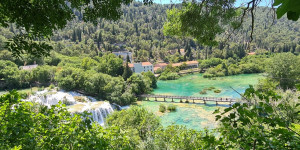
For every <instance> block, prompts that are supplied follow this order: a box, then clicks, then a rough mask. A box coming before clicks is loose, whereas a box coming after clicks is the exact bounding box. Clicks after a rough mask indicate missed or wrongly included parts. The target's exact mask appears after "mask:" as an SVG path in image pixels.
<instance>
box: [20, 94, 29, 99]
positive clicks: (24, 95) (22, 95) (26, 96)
mask: <svg viewBox="0 0 300 150" xmlns="http://www.w3.org/2000/svg"><path fill="white" fill-rule="evenodd" d="M19 94H20V96H21V98H23V99H26V98H28V96H29V94H28V93H26V92H20V93H19Z"/></svg>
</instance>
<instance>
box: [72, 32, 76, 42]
mask: <svg viewBox="0 0 300 150" xmlns="http://www.w3.org/2000/svg"><path fill="white" fill-rule="evenodd" d="M72 41H73V42H76V32H75V30H73V35H72Z"/></svg>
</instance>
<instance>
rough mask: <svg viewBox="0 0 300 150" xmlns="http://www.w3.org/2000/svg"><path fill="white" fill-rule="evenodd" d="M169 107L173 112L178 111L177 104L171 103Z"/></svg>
mask: <svg viewBox="0 0 300 150" xmlns="http://www.w3.org/2000/svg"><path fill="white" fill-rule="evenodd" d="M167 109H168V110H169V111H170V112H172V111H176V109H177V107H176V106H175V105H173V104H170V105H169V106H168V108H167Z"/></svg>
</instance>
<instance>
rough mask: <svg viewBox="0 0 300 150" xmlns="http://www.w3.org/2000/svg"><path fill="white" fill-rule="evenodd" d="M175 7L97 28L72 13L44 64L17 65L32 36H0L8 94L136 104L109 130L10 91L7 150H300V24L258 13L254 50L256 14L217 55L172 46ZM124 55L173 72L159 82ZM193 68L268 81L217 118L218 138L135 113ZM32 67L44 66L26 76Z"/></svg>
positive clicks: (36, 60)
mask: <svg viewBox="0 0 300 150" xmlns="http://www.w3.org/2000/svg"><path fill="white" fill-rule="evenodd" d="M34 2H36V1H32V3H34ZM2 3H3V2H0V6H1V4H2ZM8 3H9V2H8ZM63 3H64V2H63ZM128 3H130V1H128ZM74 5H75V4H74ZM3 6H4V5H3ZM174 7H176V8H180V7H182V6H181V5H179V4H178V5H177V4H172V5H171V4H166V5H159V4H152V5H144V4H143V3H142V2H132V3H131V4H130V5H123V6H122V8H121V11H122V12H123V16H121V18H120V19H119V20H117V19H115V20H116V21H108V20H107V19H98V24H93V23H90V22H86V21H84V15H83V14H82V13H81V12H79V11H78V10H76V9H73V10H72V13H74V14H75V18H74V20H72V21H68V22H67V25H66V27H65V28H63V29H60V30H55V31H53V32H54V34H53V36H51V40H50V41H47V40H46V41H47V42H48V44H50V45H51V46H52V47H53V50H52V51H51V52H50V53H49V56H42V57H37V56H34V55H30V54H21V55H20V56H16V55H13V53H12V52H11V51H9V49H8V48H6V47H5V43H6V42H7V41H9V40H10V39H12V38H13V37H14V36H15V35H16V34H20V33H23V32H24V31H22V30H19V29H18V27H17V25H16V24H13V23H12V24H8V26H7V27H6V28H4V27H0V90H1V91H4V90H12V89H26V88H27V89H29V88H30V89H31V88H32V87H39V90H40V91H42V90H44V89H50V90H51V89H53V88H55V89H56V88H57V89H58V90H64V91H76V92H78V93H82V94H84V95H88V96H93V97H95V98H97V99H98V100H107V101H109V102H110V103H111V104H113V103H116V104H118V105H122V106H123V105H130V104H132V105H131V106H130V108H129V109H126V110H121V111H115V112H114V113H112V114H111V115H109V117H108V118H106V122H105V123H106V124H105V126H100V124H98V123H96V122H93V119H91V113H88V112H82V113H71V112H69V111H68V109H67V107H66V105H68V104H67V103H64V102H63V101H61V102H59V103H58V104H57V105H53V106H51V107H47V106H44V105H41V104H38V103H35V102H29V101H24V99H26V98H28V97H29V96H30V95H34V94H35V92H32V91H31V92H28V93H26V92H17V91H16V90H12V91H9V92H8V91H6V93H5V94H3V95H0V135H1V137H0V149H149V150H152V149H300V145H299V141H300V125H299V123H300V117H299V115H300V113H299V110H300V103H299V98H300V97H299V90H300V86H299V85H300V84H299V83H300V82H299V81H300V59H299V58H300V56H299V55H298V54H299V53H300V32H299V28H300V26H299V25H300V21H290V20H288V19H287V18H286V17H282V18H281V19H278V20H273V19H272V17H271V16H272V15H271V13H272V12H271V9H269V8H265V7H258V8H257V9H256V10H255V28H254V35H253V38H254V40H253V41H252V42H249V41H250V32H251V18H250V14H247V15H248V16H246V20H245V22H244V24H243V26H242V27H241V28H240V29H239V30H236V31H234V32H232V33H233V34H231V35H230V36H229V37H227V36H226V35H225V34H224V35H223V34H222V35H218V37H217V39H218V40H219V43H218V45H217V46H215V47H211V46H204V45H200V44H198V43H197V42H195V40H194V39H192V38H191V37H175V36H165V33H164V29H163V26H164V23H165V21H166V17H167V10H168V9H170V8H174ZM0 8H1V7H0ZM53 11H54V10H53ZM1 14H2V11H0V16H1ZM101 17H102V16H101ZM104 18H105V17H104ZM273 21H274V22H273ZM0 23H1V21H0ZM51 32H52V30H51ZM181 49H184V50H185V52H184V54H183V53H181ZM125 50H126V51H130V52H132V53H133V57H134V61H135V62H140V61H141V62H142V61H150V62H151V63H153V64H155V63H158V62H167V63H170V64H169V65H168V66H167V67H166V69H164V70H160V72H159V73H161V74H160V77H159V78H156V77H155V75H154V74H153V73H152V72H143V73H141V74H135V73H133V72H132V71H131V70H130V68H129V67H128V63H130V62H129V61H128V60H126V61H125V62H124V61H123V59H122V58H120V57H118V56H116V55H114V54H112V53H111V52H114V51H125ZM249 52H255V54H256V55H248V54H247V53H249ZM297 55H298V56H297ZM187 60H197V61H198V62H199V68H197V69H199V71H200V72H204V74H203V77H205V78H211V80H214V79H215V78H217V77H222V76H230V75H237V74H249V73H264V75H265V78H264V79H262V80H260V81H259V83H258V84H257V85H256V86H250V88H248V89H247V90H246V91H245V92H244V93H243V94H241V97H242V98H241V99H240V100H239V101H237V102H236V103H234V104H233V105H231V106H228V107H226V108H224V109H216V110H215V111H214V116H215V119H216V121H218V126H217V127H216V129H214V130H207V129H204V130H201V131H198V130H194V129H188V128H186V127H184V126H178V125H170V126H167V127H165V126H163V125H162V123H161V120H160V118H159V117H158V116H156V115H155V114H153V113H152V112H149V111H148V110H146V109H145V108H143V107H140V106H134V104H135V102H136V101H137V95H140V94H146V93H150V92H151V91H152V90H153V89H154V88H157V80H174V79H178V78H179V77H180V75H179V71H180V70H181V69H182V67H184V66H179V67H172V65H171V64H172V63H176V62H184V61H187ZM33 64H38V66H37V67H35V68H33V69H28V70H27V69H24V68H23V69H22V67H23V66H26V65H33ZM48 86H49V87H48ZM47 87H48V88H47ZM163 109H170V110H171V109H173V111H176V108H166V107H164V108H163ZM164 111H166V110H164Z"/></svg>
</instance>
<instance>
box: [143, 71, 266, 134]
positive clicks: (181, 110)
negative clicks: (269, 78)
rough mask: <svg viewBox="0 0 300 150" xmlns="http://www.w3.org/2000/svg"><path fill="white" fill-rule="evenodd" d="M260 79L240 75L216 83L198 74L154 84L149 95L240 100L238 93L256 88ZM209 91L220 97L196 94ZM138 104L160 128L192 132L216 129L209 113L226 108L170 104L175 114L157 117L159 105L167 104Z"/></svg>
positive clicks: (251, 75) (226, 105)
mask: <svg viewBox="0 0 300 150" xmlns="http://www.w3.org/2000/svg"><path fill="white" fill-rule="evenodd" d="M260 78H263V76H262V75H261V74H242V75H236V76H227V77H220V78H216V79H207V78H203V77H202V74H192V75H186V76H184V77H181V78H179V79H178V80H169V81H158V82H157V85H158V88H157V89H155V90H154V91H153V94H161V95H180V96H201V97H234V98H240V95H239V93H243V92H244V91H245V89H247V88H248V87H249V85H255V84H257V83H258V80H259V79H260ZM209 87H215V89H219V90H221V93H214V90H207V93H206V94H200V93H199V92H200V91H202V90H203V89H204V88H209ZM232 88H233V89H235V90H236V91H237V92H236V91H234V90H233V89H232ZM169 101H170V100H169ZM139 104H140V105H142V106H144V107H145V108H147V109H148V110H150V111H152V112H153V113H155V114H157V115H159V116H160V118H161V122H162V124H163V125H164V126H167V125H171V124H177V125H185V126H186V127H187V128H191V129H196V130H201V129H203V128H208V129H213V128H214V127H216V125H217V122H215V116H214V115H213V114H212V113H213V112H214V110H215V109H217V108H220V109H224V108H226V107H228V104H220V105H218V106H216V105H215V103H207V104H206V105H205V104H192V103H190V104H187V103H174V105H177V111H176V112H166V113H160V112H159V111H158V109H159V105H160V104H164V105H166V106H168V105H170V104H171V103H169V102H154V101H143V102H139Z"/></svg>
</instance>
